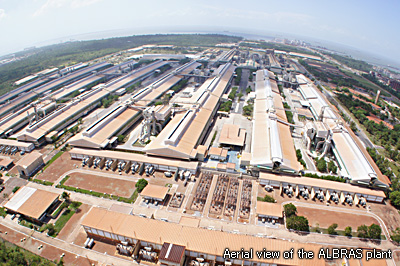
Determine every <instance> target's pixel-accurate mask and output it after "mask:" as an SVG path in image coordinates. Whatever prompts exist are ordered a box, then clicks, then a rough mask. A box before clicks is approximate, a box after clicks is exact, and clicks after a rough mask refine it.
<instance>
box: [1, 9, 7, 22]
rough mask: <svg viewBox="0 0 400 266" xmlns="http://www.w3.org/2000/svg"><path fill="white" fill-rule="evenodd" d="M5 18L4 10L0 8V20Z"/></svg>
mask: <svg viewBox="0 0 400 266" xmlns="http://www.w3.org/2000/svg"><path fill="white" fill-rule="evenodd" d="M6 16H7V14H6V11H5V10H4V9H1V8H0V20H2V19H3V18H5V17H6Z"/></svg>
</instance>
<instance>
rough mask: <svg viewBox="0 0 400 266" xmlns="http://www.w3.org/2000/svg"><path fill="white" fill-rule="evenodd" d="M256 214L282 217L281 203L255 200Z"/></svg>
mask: <svg viewBox="0 0 400 266" xmlns="http://www.w3.org/2000/svg"><path fill="white" fill-rule="evenodd" d="M256 209H257V214H259V215H260V214H261V215H266V216H274V217H283V213H282V205H280V204H278V203H272V202H264V201H257V208H256Z"/></svg>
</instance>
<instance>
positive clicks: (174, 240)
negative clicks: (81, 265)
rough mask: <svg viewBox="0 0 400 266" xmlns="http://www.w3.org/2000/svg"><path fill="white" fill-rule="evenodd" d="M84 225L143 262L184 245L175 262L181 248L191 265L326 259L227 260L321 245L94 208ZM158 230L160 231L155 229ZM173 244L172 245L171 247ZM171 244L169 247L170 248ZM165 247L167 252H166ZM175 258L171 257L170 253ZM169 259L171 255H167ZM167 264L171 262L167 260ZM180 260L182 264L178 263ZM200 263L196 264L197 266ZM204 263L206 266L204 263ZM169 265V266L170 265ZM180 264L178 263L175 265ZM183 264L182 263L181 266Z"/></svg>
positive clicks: (312, 263) (307, 263)
mask: <svg viewBox="0 0 400 266" xmlns="http://www.w3.org/2000/svg"><path fill="white" fill-rule="evenodd" d="M81 224H82V226H83V228H84V230H85V232H86V234H87V236H88V237H90V238H94V239H95V240H101V241H107V242H108V243H110V242H111V243H115V244H119V243H124V244H126V245H127V246H130V247H132V249H133V250H134V251H133V255H134V256H135V257H137V258H138V259H140V260H141V261H142V262H144V263H146V262H152V263H157V262H159V263H161V262H162V261H165V257H166V255H164V253H165V254H166V253H167V252H168V249H171V250H170V254H171V251H172V248H173V247H174V246H181V248H179V250H177V253H179V254H177V255H176V256H173V257H176V259H174V260H173V261H174V263H180V260H179V259H182V258H180V257H181V256H182V255H181V254H182V251H181V250H182V247H184V255H185V257H186V261H187V262H188V263H189V264H188V265H206V264H205V263H207V264H208V265H220V264H224V263H225V265H232V266H239V265H245V266H250V265H251V266H264V265H274V266H283V265H286V266H287V265H302V266H316V265H325V261H324V259H319V258H318V256H314V258H313V259H299V258H298V256H293V258H289V259H285V258H284V257H283V256H277V258H260V259H259V258H258V257H257V256H252V258H248V259H244V258H231V259H229V258H224V257H223V254H224V252H225V249H226V248H229V250H231V251H240V250H242V248H243V250H246V251H248V250H250V248H252V249H253V250H254V251H256V250H257V251H258V250H263V249H264V248H265V249H267V250H274V251H279V252H280V254H282V253H283V252H284V251H287V250H290V249H291V248H293V249H294V250H298V249H302V248H303V249H305V250H307V251H312V252H314V254H318V252H319V249H320V248H321V246H319V245H317V244H304V243H296V242H288V241H284V240H279V239H271V238H262V237H256V236H251V235H242V234H232V233H227V232H222V231H214V230H208V229H203V228H198V227H189V226H183V225H180V224H176V223H166V222H163V221H159V220H154V219H146V218H142V217H139V216H133V215H128V214H123V213H117V212H113V211H109V210H106V209H102V208H98V207H93V208H92V209H91V210H90V211H89V213H88V214H87V215H86V217H85V218H84V219H83V221H82V223H81ZM154 228H157V230H154ZM170 244H173V246H171V245H170ZM168 245H169V246H168ZM166 246H168V249H167V250H166ZM171 255H172V254H171ZM167 257H169V256H167ZM167 261H168V260H167ZM178 261H179V262H178ZM196 262H197V264H196ZM202 263H204V264H202ZM168 265H169V264H168ZM173 265H178V264H173ZM179 265H180V264H179Z"/></svg>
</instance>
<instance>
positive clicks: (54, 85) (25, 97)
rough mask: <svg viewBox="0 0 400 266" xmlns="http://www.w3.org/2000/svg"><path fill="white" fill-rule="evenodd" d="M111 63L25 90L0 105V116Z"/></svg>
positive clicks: (101, 64)
mask: <svg viewBox="0 0 400 266" xmlns="http://www.w3.org/2000/svg"><path fill="white" fill-rule="evenodd" d="M110 65H111V64H109V63H107V62H102V63H98V64H96V65H93V66H90V67H86V68H84V69H82V70H79V71H76V72H73V73H71V74H68V75H66V76H63V77H61V78H58V79H55V80H53V81H51V82H48V83H46V84H44V85H42V86H40V87H37V88H35V89H33V90H32V91H30V92H27V93H25V94H22V95H20V96H18V97H17V98H15V99H14V100H13V101H11V102H10V103H7V104H4V105H2V106H1V107H0V117H1V116H4V115H5V114H7V113H9V112H12V111H15V110H17V109H18V107H20V106H21V105H22V104H24V103H26V102H28V101H30V100H32V99H33V98H35V97H37V96H38V95H41V94H43V93H45V92H47V91H52V90H55V89H58V88H60V87H61V86H63V85H67V84H69V83H71V82H74V81H75V80H77V79H80V78H83V77H85V76H87V75H90V74H91V73H92V72H93V71H96V70H100V69H103V68H106V67H109V66H110Z"/></svg>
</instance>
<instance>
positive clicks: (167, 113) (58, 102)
mask: <svg viewBox="0 0 400 266" xmlns="http://www.w3.org/2000/svg"><path fill="white" fill-rule="evenodd" d="M188 48H191V49H193V52H191V53H190V54H189V53H182V48H181V47H177V46H175V45H152V44H148V45H141V46H138V47H134V48H130V49H128V50H124V51H121V52H119V53H116V54H114V55H113V56H110V57H107V58H101V62H82V63H79V64H75V65H72V66H70V67H66V68H64V69H57V70H52V69H49V70H48V71H45V72H43V73H45V74H41V76H42V75H44V76H43V77H42V79H41V80H40V82H38V80H36V81H30V80H31V79H35V78H34V77H33V76H34V75H35V73H32V76H29V77H26V79H24V80H22V81H21V82H22V83H21V84H24V85H21V86H19V87H18V88H16V89H15V90H14V91H11V92H9V93H7V94H5V95H3V96H0V102H1V103H3V104H2V105H1V106H0V136H1V137H2V138H1V139H0V153H1V154H0V167H1V171H2V172H3V176H2V179H1V180H2V181H3V182H2V187H4V188H3V189H4V192H0V195H2V196H1V197H2V200H3V198H4V200H3V201H2V202H1V207H2V210H3V211H4V215H3V217H2V218H0V220H1V221H2V223H1V225H0V236H1V237H2V238H4V239H6V240H7V241H10V242H12V243H15V244H16V245H18V246H22V247H23V248H26V249H28V250H30V251H32V252H33V253H36V254H39V255H41V256H43V257H46V258H47V259H50V260H54V259H59V258H60V256H62V258H64V263H65V265H111V264H113V265H131V264H133V263H135V264H138V263H139V264H145V265H171V266H177V265H180V266H183V265H185V266H186V265H191V266H211V265H235V266H240V265H261V266H262V265H343V264H342V263H345V260H343V259H339V258H338V259H334V260H324V259H321V258H317V257H316V258H314V259H310V260H300V259H299V258H297V257H294V258H291V259H284V258H283V257H280V258H264V259H257V258H255V257H254V258H251V259H250V258H242V259H226V258H223V253H224V248H226V247H228V248H230V249H231V250H240V249H242V248H243V249H245V250H247V249H250V248H254V249H260V250H261V249H263V248H265V247H274V249H276V250H278V251H280V252H284V251H285V250H287V249H288V248H292V247H293V248H295V249H300V248H306V249H307V250H311V251H314V252H316V253H318V250H320V249H321V248H332V247H349V246H351V247H360V248H366V249H372V248H376V249H385V250H386V249H393V250H395V249H396V246H395V243H394V242H393V241H391V240H390V239H391V238H390V236H391V234H392V231H393V230H395V229H396V223H397V222H398V221H400V214H399V213H398V212H397V211H396V209H395V208H394V207H393V206H391V205H390V202H389V200H388V197H387V193H388V192H389V191H390V190H391V179H390V178H389V177H388V176H386V175H385V174H383V173H382V171H381V169H380V168H379V167H378V166H377V164H376V163H375V162H374V159H373V158H372V157H371V156H370V154H369V153H368V151H367V149H366V146H365V143H364V141H365V140H364V139H362V138H360V137H359V135H358V134H357V135H356V134H355V133H354V132H353V131H352V130H351V128H350V124H349V123H348V122H346V121H345V120H344V118H343V117H342V112H341V111H340V110H339V109H338V108H337V107H336V106H334V105H333V104H332V101H331V100H329V99H328V97H327V96H326V93H324V91H322V90H321V89H320V85H319V84H317V83H316V82H315V81H314V79H313V78H312V77H311V76H310V75H308V74H307V72H306V71H304V68H303V67H302V66H301V64H299V63H298V60H299V58H301V60H307V62H308V63H309V64H310V65H313V66H314V67H317V68H318V69H319V70H320V71H325V70H324V69H325V68H327V70H326V71H328V72H329V73H336V74H337V72H340V70H339V69H337V68H335V67H332V66H331V65H325V64H324V63H323V62H322V61H324V60H326V59H325V58H324V57H323V56H320V55H317V54H316V53H313V54H308V53H304V54H303V53H297V52H293V51H279V50H274V49H261V48H260V49H255V48H252V46H251V45H246V42H245V41H243V40H240V41H238V42H237V43H231V44H224V43H222V44H218V45H213V46H207V47H206V46H205V47H201V48H196V49H197V50H194V49H195V47H188ZM188 50H190V49H188ZM159 51H162V52H163V53H156V52H159ZM99 60H100V59H99ZM328 66H329V67H328ZM340 73H341V72H340ZM28 80H29V81H28ZM18 84H19V83H18ZM21 92H24V93H23V94H21ZM360 97H361V96H360ZM16 180H17V181H18V180H22V181H21V182H17V181H16ZM3 189H2V191H3ZM37 195H45V196H43V198H44V199H46V198H47V200H40V197H39V196H37ZM291 205H293V207H294V208H297V209H296V211H294V214H292V216H290V215H289V213H288V211H287V208H288V206H291ZM383 210H384V211H383ZM299 217H303V218H304V219H305V220H306V221H307V226H306V228H305V229H304V230H303V229H300V228H292V227H290V226H289V222H288V221H291V220H295V219H298V218H299ZM333 224H336V227H335V229H337V232H336V231H335V233H337V234H330V233H328V231H329V228H330V227H331V226H332V225H333ZM372 224H374V225H376V226H378V227H379V228H380V233H379V239H374V240H371V239H368V236H367V237H363V236H361V234H360V230H359V228H360V227H362V226H364V225H366V226H371V225H372ZM349 226H350V227H351V228H350V236H353V237H350V236H348V235H347V236H346V235H344V231H345V229H346V227H349ZM210 242H212V243H213V244H212V245H210ZM40 246H42V247H40ZM396 252H398V251H396ZM171 253H172V254H173V256H172V257H171ZM62 254H64V255H62ZM394 254H395V252H394ZM57 256H58V257H57ZM395 256H399V255H398V254H396V255H395ZM56 257H57V258H56ZM371 261H372V262H370V263H371V264H364V262H361V260H360V261H358V262H359V263H361V264H359V265H400V264H399V263H398V261H396V262H394V260H392V259H387V260H379V261H378V260H371ZM373 263H377V264H373ZM394 263H395V264H394ZM351 265H353V264H351Z"/></svg>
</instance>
